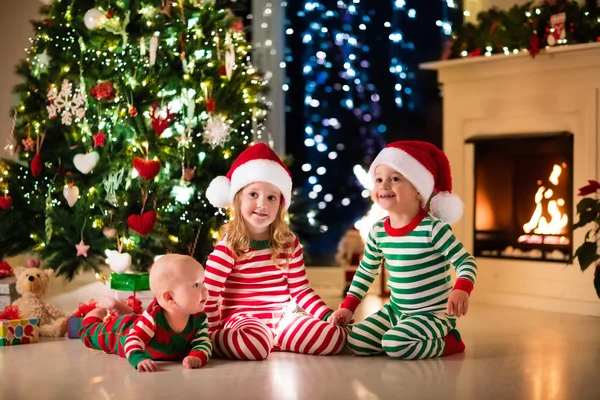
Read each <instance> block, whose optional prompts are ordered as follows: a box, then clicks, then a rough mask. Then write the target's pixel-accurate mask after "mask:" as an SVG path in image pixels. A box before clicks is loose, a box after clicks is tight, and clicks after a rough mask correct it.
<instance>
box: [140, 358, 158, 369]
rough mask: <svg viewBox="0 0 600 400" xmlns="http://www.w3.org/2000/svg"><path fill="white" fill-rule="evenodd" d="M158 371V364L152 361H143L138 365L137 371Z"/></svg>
mask: <svg viewBox="0 0 600 400" xmlns="http://www.w3.org/2000/svg"><path fill="white" fill-rule="evenodd" d="M157 369H158V366H157V364H156V363H155V362H154V361H152V360H142V361H140V362H139V363H138V365H137V370H138V371H140V372H154V371H156V370H157Z"/></svg>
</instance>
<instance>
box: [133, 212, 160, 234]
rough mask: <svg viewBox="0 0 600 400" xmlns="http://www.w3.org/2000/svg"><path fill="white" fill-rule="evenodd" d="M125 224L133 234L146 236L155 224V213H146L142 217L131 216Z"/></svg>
mask: <svg viewBox="0 0 600 400" xmlns="http://www.w3.org/2000/svg"><path fill="white" fill-rule="evenodd" d="M127 224H128V225H129V227H130V228H131V230H133V231H134V232H137V233H139V234H140V235H142V236H146V235H147V234H148V233H150V231H151V230H152V228H154V224H156V212H154V210H152V211H148V212H146V213H144V214H142V215H137V214H133V215H130V216H129V218H127Z"/></svg>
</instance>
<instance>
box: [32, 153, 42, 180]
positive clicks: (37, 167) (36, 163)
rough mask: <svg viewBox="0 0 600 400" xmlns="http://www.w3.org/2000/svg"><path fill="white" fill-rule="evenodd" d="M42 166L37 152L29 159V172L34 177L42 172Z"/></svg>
mask: <svg viewBox="0 0 600 400" xmlns="http://www.w3.org/2000/svg"><path fill="white" fill-rule="evenodd" d="M42 166H43V164H42V157H41V156H40V154H39V153H38V154H36V155H35V156H34V157H33V160H31V174H32V175H33V177H34V178H37V177H38V176H39V175H40V174H41V173H42Z"/></svg>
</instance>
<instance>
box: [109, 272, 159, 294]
mask: <svg viewBox="0 0 600 400" xmlns="http://www.w3.org/2000/svg"><path fill="white" fill-rule="evenodd" d="M110 288H111V289H114V290H120V291H124V292H141V291H144V290H150V274H149V273H147V272H135V273H131V274H117V273H115V272H111V274H110Z"/></svg>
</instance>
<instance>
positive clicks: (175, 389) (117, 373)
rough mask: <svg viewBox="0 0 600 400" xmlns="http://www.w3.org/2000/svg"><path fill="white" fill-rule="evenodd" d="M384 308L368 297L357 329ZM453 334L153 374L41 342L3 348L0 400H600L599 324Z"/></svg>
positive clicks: (483, 326)
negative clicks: (442, 340) (374, 348)
mask: <svg viewBox="0 0 600 400" xmlns="http://www.w3.org/2000/svg"><path fill="white" fill-rule="evenodd" d="M81 290H83V291H85V292H86V294H87V298H89V297H90V290H89V287H87V288H84V287H82V288H81ZM91 294H92V296H93V295H94V294H93V293H91ZM99 294H100V293H98V294H97V295H99ZM69 298H70V299H71V302H72V301H73V297H72V293H71V294H70V295H69V296H58V297H56V298H55V300H56V302H57V303H59V304H62V305H63V306H64V304H67V303H68V300H69ZM328 303H329V304H330V305H331V306H334V307H335V306H337V304H338V303H339V299H335V298H334V299H330V301H328ZM380 305H381V300H380V299H379V298H378V297H368V298H367V299H366V301H365V302H364V303H363V305H361V308H360V309H359V312H358V315H357V316H358V319H359V320H360V319H362V318H364V316H365V315H366V314H367V313H370V312H373V311H374V310H376V309H377V308H378V307H379V306H380ZM458 328H459V330H460V331H461V333H462V335H463V339H464V341H465V343H466V346H467V351H466V352H465V353H464V354H460V355H456V356H452V357H448V358H443V359H435V360H425V361H396V360H391V359H389V358H387V357H385V356H382V357H374V358H359V357H354V356H352V355H350V354H349V353H348V354H342V355H339V356H335V357H313V356H304V355H295V354H290V353H273V354H272V355H271V356H270V357H269V359H268V360H266V361H263V362H240V361H228V360H214V359H213V360H212V361H211V362H210V363H209V364H208V366H206V367H205V368H202V369H200V370H191V371H190V370H184V369H183V368H182V367H181V365H180V364H179V363H161V365H160V368H161V369H160V372H157V373H153V374H147V373H138V372H137V371H135V370H134V369H133V368H132V367H130V366H129V364H128V363H127V362H126V361H125V360H123V359H121V358H119V357H117V356H114V355H106V354H102V353H100V352H95V351H91V350H88V349H86V348H85V347H84V346H83V345H82V344H81V342H79V341H78V340H69V339H59V340H43V341H41V342H39V343H35V344H29V345H21V346H12V347H0V399H11V400H12V399H14V400H19V399H112V398H114V399H149V398H175V399H177V398H183V399H187V398H200V399H204V398H205V399H260V400H269V399H273V400H286V399H294V400H296V399H310V400H318V399H326V400H334V399H368V400H374V399H486V400H487V399H511V400H512V399H527V400H537V399H539V400H542V399H543V400H552V399H577V400H585V399H590V400H598V399H600V319H598V318H592V317H580V316H572V315H563V314H554V313H546V312H540V311H530V310H522V309H511V308H498V307H491V306H485V305H473V307H472V309H471V310H470V313H469V316H468V317H466V318H464V319H461V320H460V321H459V324H458Z"/></svg>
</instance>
